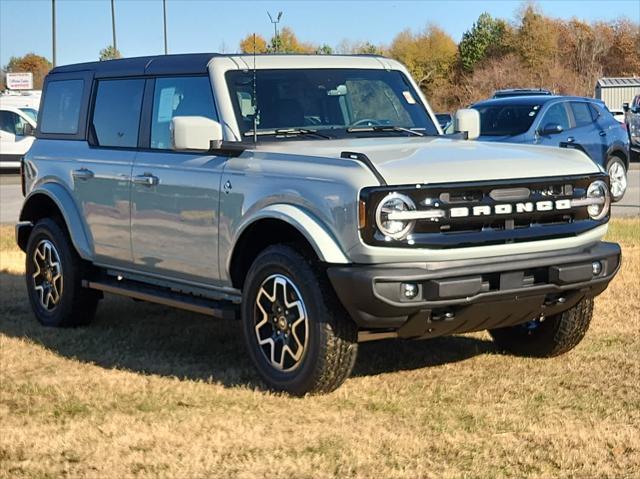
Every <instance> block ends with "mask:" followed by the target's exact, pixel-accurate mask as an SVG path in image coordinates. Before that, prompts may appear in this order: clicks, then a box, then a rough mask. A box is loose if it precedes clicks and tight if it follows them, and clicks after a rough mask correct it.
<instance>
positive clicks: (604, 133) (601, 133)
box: [598, 130, 607, 136]
mask: <svg viewBox="0 0 640 479" xmlns="http://www.w3.org/2000/svg"><path fill="white" fill-rule="evenodd" d="M598 135H600V136H607V132H606V131H604V130H603V131H601V132H600V133H598Z"/></svg>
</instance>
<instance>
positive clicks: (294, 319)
mask: <svg viewBox="0 0 640 479" xmlns="http://www.w3.org/2000/svg"><path fill="white" fill-rule="evenodd" d="M242 323H243V331H244V338H245V342H246V345H247V349H248V352H249V356H250V357H251V359H252V360H253V362H254V364H255V365H256V368H257V369H258V372H259V373H260V375H261V377H262V378H263V380H264V381H265V382H266V384H267V385H268V386H269V387H270V388H271V389H274V390H278V391H286V392H288V393H290V394H295V395H304V394H306V393H326V392H330V391H333V390H334V389H336V388H337V387H338V386H340V385H341V384H342V383H343V382H344V381H345V380H346V379H347V377H348V376H349V374H350V373H351V370H352V369H353V365H354V363H355V359H356V354H357V342H356V339H357V331H356V327H355V324H354V323H353V322H352V321H351V319H350V318H349V317H348V315H347V313H346V312H345V311H344V309H343V308H342V306H341V305H340V304H339V302H338V299H337V298H336V296H335V293H334V291H333V289H332V288H331V286H330V285H329V283H328V280H327V279H326V276H325V275H324V273H323V272H322V271H320V270H319V269H318V268H317V265H316V264H315V263H314V262H312V261H310V260H308V259H306V258H304V257H303V256H302V255H300V254H299V253H298V252H297V251H296V250H294V249H293V248H291V247H289V246H284V245H276V246H271V247H269V248H267V249H265V250H264V251H263V252H262V253H260V255H258V257H257V258H256V260H255V261H254V263H253V265H252V266H251V269H250V270H249V273H248V275H247V279H246V282H245V288H244V295H243V302H242Z"/></svg>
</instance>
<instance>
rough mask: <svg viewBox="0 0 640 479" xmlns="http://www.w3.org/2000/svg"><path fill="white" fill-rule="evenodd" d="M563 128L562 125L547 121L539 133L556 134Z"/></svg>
mask: <svg viewBox="0 0 640 479" xmlns="http://www.w3.org/2000/svg"><path fill="white" fill-rule="evenodd" d="M563 130H564V129H563V128H562V126H560V125H558V124H557V123H547V124H546V125H544V127H543V128H541V129H540V130H539V133H540V134H541V135H557V134H558V133H562V132H563Z"/></svg>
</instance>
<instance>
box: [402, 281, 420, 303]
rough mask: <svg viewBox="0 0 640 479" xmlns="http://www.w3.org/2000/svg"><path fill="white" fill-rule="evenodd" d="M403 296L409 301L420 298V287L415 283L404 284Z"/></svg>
mask: <svg viewBox="0 0 640 479" xmlns="http://www.w3.org/2000/svg"><path fill="white" fill-rule="evenodd" d="M402 294H403V296H404V297H405V298H407V299H413V298H415V297H416V296H418V285H417V284H414V283H402Z"/></svg>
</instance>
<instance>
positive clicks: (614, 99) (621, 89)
mask: <svg viewBox="0 0 640 479" xmlns="http://www.w3.org/2000/svg"><path fill="white" fill-rule="evenodd" d="M638 94H640V77H630V78H613V77H609V78H600V79H599V80H598V82H597V83H596V91H595V97H596V99H598V100H602V101H604V103H605V104H606V105H607V108H609V110H612V111H613V110H621V109H622V104H623V103H631V101H632V100H633V97H634V96H636V95H638Z"/></svg>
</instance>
